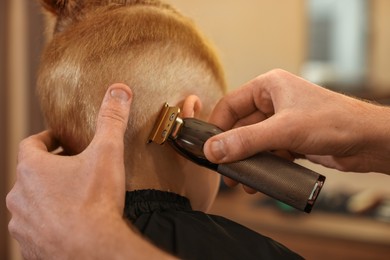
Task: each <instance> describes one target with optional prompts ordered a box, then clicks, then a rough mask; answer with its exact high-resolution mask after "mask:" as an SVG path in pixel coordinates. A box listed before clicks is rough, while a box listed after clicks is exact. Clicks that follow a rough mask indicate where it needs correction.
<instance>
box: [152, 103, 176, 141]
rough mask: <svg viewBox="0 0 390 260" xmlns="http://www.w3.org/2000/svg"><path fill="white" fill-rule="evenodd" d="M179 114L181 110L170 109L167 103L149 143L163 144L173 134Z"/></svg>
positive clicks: (158, 118)
mask: <svg viewBox="0 0 390 260" xmlns="http://www.w3.org/2000/svg"><path fill="white" fill-rule="evenodd" d="M179 113H180V108H178V107H170V106H169V105H168V103H165V104H164V106H163V108H162V109H161V112H160V115H159V116H158V117H157V120H156V123H155V124H154V127H153V130H152V132H151V133H150V135H149V138H148V143H150V142H154V143H157V144H163V143H164V142H165V141H166V140H167V139H168V137H169V135H170V133H171V132H172V130H173V128H174V126H175V124H176V119H177V117H178V116H179Z"/></svg>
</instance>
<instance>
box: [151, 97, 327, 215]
mask: <svg viewBox="0 0 390 260" xmlns="http://www.w3.org/2000/svg"><path fill="white" fill-rule="evenodd" d="M179 113H180V108H178V107H170V106H169V105H168V104H165V105H164V107H163V109H162V111H161V113H160V115H159V117H158V119H157V121H156V123H155V125H154V128H153V130H152V132H151V134H150V136H149V142H155V143H157V144H163V143H165V141H167V140H168V141H169V143H170V144H171V145H172V146H173V148H174V149H175V150H176V151H177V152H179V153H180V154H181V155H183V156H184V157H186V158H187V159H189V160H191V161H193V162H194V163H196V164H198V165H201V166H204V167H207V168H209V169H211V170H214V171H216V172H218V173H220V174H222V175H224V176H227V177H229V178H231V179H234V180H236V181H238V182H240V183H242V184H245V185H247V186H249V187H251V188H253V189H255V190H257V191H259V192H262V193H264V194H267V195H268V196H270V197H272V198H274V199H277V200H279V201H281V202H283V203H285V204H288V205H290V206H292V207H294V208H296V209H299V210H301V211H305V212H307V213H310V211H311V209H312V208H313V205H314V203H315V201H316V199H317V197H318V195H319V193H320V191H321V188H322V186H323V184H324V182H325V176H323V175H321V174H318V173H316V172H314V171H311V170H309V169H307V168H305V167H303V166H300V165H298V164H295V163H293V162H291V161H288V160H285V159H282V158H280V157H278V156H276V155H273V154H271V153H269V152H262V153H258V154H256V155H254V156H252V157H249V158H247V159H244V160H241V161H237V162H233V163H226V164H215V163H212V162H210V161H208V160H207V159H206V156H205V155H204V153H203V146H204V143H205V142H206V141H207V139H209V138H210V137H212V136H213V135H216V134H219V133H221V132H222V130H221V129H219V128H218V127H216V126H214V125H212V124H209V123H206V122H203V121H201V120H198V119H195V118H180V117H179Z"/></svg>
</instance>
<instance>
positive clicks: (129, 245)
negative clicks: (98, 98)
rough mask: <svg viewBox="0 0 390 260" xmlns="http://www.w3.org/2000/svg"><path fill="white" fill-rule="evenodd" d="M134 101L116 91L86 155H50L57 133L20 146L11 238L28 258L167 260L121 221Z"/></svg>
mask: <svg viewBox="0 0 390 260" xmlns="http://www.w3.org/2000/svg"><path fill="white" fill-rule="evenodd" d="M131 101H132V93H131V91H130V89H129V88H128V87H127V86H125V85H121V84H116V85H113V86H111V87H110V88H109V90H108V91H107V94H106V96H105V98H104V100H103V103H102V107H101V109H100V112H99V116H98V123H97V129H96V134H95V137H94V139H93V141H92V142H91V144H90V145H89V146H88V148H87V149H86V150H85V151H84V152H82V153H81V154H79V155H76V156H60V155H55V154H53V153H50V152H51V151H53V150H54V149H55V148H57V144H56V142H55V140H54V139H53V137H52V135H51V133H50V131H45V132H42V133H40V134H37V135H34V136H31V137H29V138H27V139H25V140H24V141H22V142H21V144H20V151H19V156H18V167H17V181H16V183H15V186H14V187H13V189H12V190H11V192H10V193H9V194H8V196H7V207H8V209H9V210H10V211H11V213H12V219H11V221H10V223H9V231H10V233H11V235H12V236H13V237H14V238H15V239H16V240H17V241H18V242H19V244H20V246H21V250H22V254H23V256H24V257H25V258H27V259H56V258H61V259H62V258H66V259H100V258H102V259H113V258H117V257H118V256H120V258H127V259H131V258H132V256H134V255H137V254H138V256H140V255H141V256H145V257H146V258H150V257H151V256H155V255H154V254H162V252H160V251H158V250H157V249H155V248H153V246H151V245H149V244H148V243H146V242H145V241H143V240H142V239H141V238H140V237H139V236H138V235H136V234H135V233H134V232H133V231H132V230H131V229H130V228H129V226H128V225H127V223H126V222H125V221H124V220H123V218H122V213H123V207H124V194H125V169H124V162H123V146H124V144H123V137H124V133H125V130H126V126H127V121H128V116H129V112H130V104H131ZM159 257H161V256H159Z"/></svg>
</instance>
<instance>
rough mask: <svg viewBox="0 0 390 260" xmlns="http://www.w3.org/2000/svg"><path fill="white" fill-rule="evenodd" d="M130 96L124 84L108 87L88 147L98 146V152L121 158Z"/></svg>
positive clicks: (130, 100) (129, 90)
mask: <svg viewBox="0 0 390 260" xmlns="http://www.w3.org/2000/svg"><path fill="white" fill-rule="evenodd" d="M132 96H133V94H132V92H131V89H130V88H129V87H128V86H126V85H124V84H114V85H112V86H110V87H109V88H108V90H107V92H106V95H105V96H104V98H103V101H102V105H101V107H100V111H99V114H98V118H97V123H96V132H95V136H94V138H93V140H92V142H91V145H90V146H89V147H88V148H91V149H97V147H98V149H97V150H99V151H100V152H102V151H101V150H105V151H106V152H109V154H111V156H110V157H111V158H118V159H123V138H124V134H125V132H126V128H127V123H128V120H129V114H130V106H131V102H132ZM96 146H97V147H96ZM113 153H116V154H113Z"/></svg>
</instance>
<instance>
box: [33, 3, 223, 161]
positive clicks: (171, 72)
mask: <svg viewBox="0 0 390 260" xmlns="http://www.w3.org/2000/svg"><path fill="white" fill-rule="evenodd" d="M43 3H44V7H45V8H46V9H47V10H49V11H50V12H51V13H53V14H54V15H55V16H56V17H57V20H56V24H55V27H54V28H55V31H54V34H53V38H52V39H51V41H50V42H49V43H48V45H47V46H46V48H45V50H44V53H43V55H42V61H41V68H40V72H39V77H38V94H39V98H40V101H41V106H42V110H43V113H44V116H45V118H46V121H47V123H48V125H49V127H50V128H52V129H53V132H54V134H55V135H56V136H57V138H58V139H59V140H60V142H61V143H62V145H63V146H64V148H65V149H66V150H67V151H68V152H69V153H78V152H80V151H82V150H83V149H84V148H85V147H86V146H87V145H88V144H89V142H90V141H91V139H92V137H93V134H94V131H95V125H96V116H97V113H98V110H99V107H100V104H101V101H102V98H103V96H104V93H105V91H106V90H107V88H108V86H109V85H110V84H113V83H116V82H122V83H125V84H127V85H129V86H130V87H131V89H132V91H133V94H134V101H133V105H132V111H131V115H130V121H129V127H128V131H127V133H126V135H127V139H128V140H129V142H131V140H132V139H133V138H136V137H137V133H138V132H139V131H141V129H142V127H143V126H144V125H145V124H146V122H148V121H150V120H152V118H153V117H154V116H156V114H157V113H158V111H159V109H160V108H161V106H162V104H163V103H164V102H165V101H168V102H171V103H178V102H180V101H181V100H182V99H183V98H184V97H185V96H188V95H190V94H195V95H198V96H199V97H200V98H201V100H202V101H203V104H204V112H205V113H206V114H207V113H210V111H211V109H212V107H213V106H214V105H215V103H216V102H217V100H218V99H219V98H220V97H221V96H222V94H223V93H224V91H225V89H226V86H225V85H226V84H225V79H224V75H223V71H222V68H221V65H220V63H219V61H218V58H217V56H216V54H215V52H214V50H213V48H212V47H211V45H210V44H209V43H208V42H207V40H206V39H205V38H204V37H203V36H202V35H201V33H200V32H199V31H198V30H197V29H196V27H195V25H194V24H193V23H192V21H191V20H189V19H188V18H185V17H184V16H182V15H180V14H179V13H178V12H177V11H176V10H174V9H173V8H171V7H170V6H168V5H166V4H163V3H161V2H159V1H104V0H102V1H97V0H91V1H81V0H80V1H57V0H52V1H43ZM145 141H146V140H145Z"/></svg>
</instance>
